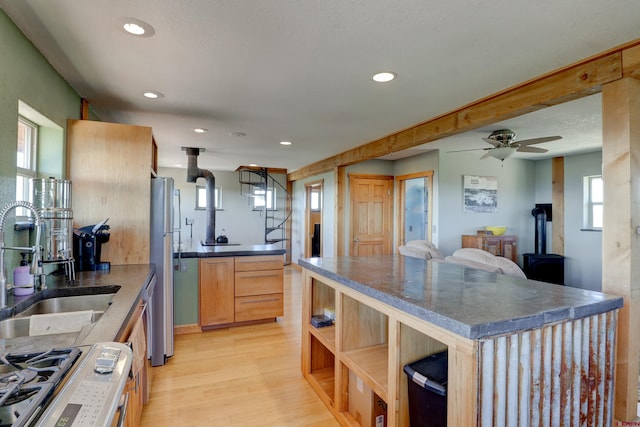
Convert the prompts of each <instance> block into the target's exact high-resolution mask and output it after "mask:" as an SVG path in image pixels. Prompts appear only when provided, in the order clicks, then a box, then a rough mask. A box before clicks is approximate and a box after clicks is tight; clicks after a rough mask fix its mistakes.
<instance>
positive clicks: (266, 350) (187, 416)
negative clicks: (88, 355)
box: [141, 266, 338, 427]
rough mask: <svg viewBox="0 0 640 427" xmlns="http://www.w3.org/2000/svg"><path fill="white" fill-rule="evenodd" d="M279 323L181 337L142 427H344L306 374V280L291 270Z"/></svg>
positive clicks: (157, 375) (160, 373)
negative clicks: (303, 304) (303, 324)
mask: <svg viewBox="0 0 640 427" xmlns="http://www.w3.org/2000/svg"><path fill="white" fill-rule="evenodd" d="M284 277H285V281H284V286H285V289H284V292H285V307H284V317H282V318H278V321H277V322H275V323H266V324H262V325H255V326H244V327H238V328H230V329H224V330H217V331H209V332H203V333H195V334H189V335H177V336H176V338H175V351H174V353H175V354H174V356H173V357H172V358H170V359H169V360H168V362H167V364H165V365H164V366H158V367H155V368H152V369H153V375H154V379H153V386H152V389H151V396H150V400H149V404H148V405H147V406H145V409H144V411H143V413H142V421H141V426H142V427H145V426H148V427H151V426H153V427H158V426H176V425H179V426H243V427H244V426H247V427H248V426H309V427H311V426H313V427H337V426H338V423H337V422H336V421H335V419H334V418H333V416H332V415H331V413H330V412H329V410H328V409H327V408H326V407H325V406H324V404H323V403H322V402H321V401H320V399H319V398H318V396H317V395H316V394H315V392H314V391H313V390H312V389H311V387H310V386H309V385H308V383H307V382H306V381H305V380H304V378H303V376H302V373H301V371H300V340H301V324H300V322H301V320H300V316H301V298H302V294H301V287H302V286H301V280H302V279H301V274H300V272H299V271H298V270H297V269H296V268H294V267H289V266H288V267H285V275H284Z"/></svg>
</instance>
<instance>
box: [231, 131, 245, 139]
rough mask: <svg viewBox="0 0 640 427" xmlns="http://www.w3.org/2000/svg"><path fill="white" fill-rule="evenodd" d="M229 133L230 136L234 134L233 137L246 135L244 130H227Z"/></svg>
mask: <svg viewBox="0 0 640 427" xmlns="http://www.w3.org/2000/svg"><path fill="white" fill-rule="evenodd" d="M229 135H230V136H235V137H238V138H242V137H244V136H247V134H246V133H244V132H229Z"/></svg>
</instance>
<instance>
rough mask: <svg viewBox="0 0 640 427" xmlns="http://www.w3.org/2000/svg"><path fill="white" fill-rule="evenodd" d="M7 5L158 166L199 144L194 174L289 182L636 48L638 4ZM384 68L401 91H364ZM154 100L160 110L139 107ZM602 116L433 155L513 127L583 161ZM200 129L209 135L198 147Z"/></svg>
mask: <svg viewBox="0 0 640 427" xmlns="http://www.w3.org/2000/svg"><path fill="white" fill-rule="evenodd" d="M0 7H2V9H3V10H4V11H5V12H6V13H7V14H8V15H9V16H10V18H11V19H12V20H13V21H14V22H15V23H16V24H17V25H18V27H20V28H21V30H22V31H23V32H24V33H25V34H26V35H27V36H28V37H29V38H30V39H31V40H32V42H33V43H34V45H35V46H36V47H37V48H38V49H39V50H40V51H41V52H42V53H43V54H44V55H45V56H46V57H47V58H48V60H49V61H50V62H51V64H52V65H53V66H54V67H55V68H56V69H57V70H58V71H59V72H60V74H62V76H63V77H64V78H65V79H66V80H67V81H68V82H69V83H70V84H71V85H72V86H73V87H74V88H75V90H76V91H77V92H78V93H79V94H80V95H81V96H82V97H85V98H87V99H89V101H90V102H91V105H92V108H93V109H94V111H95V112H96V113H97V114H98V115H99V116H100V117H101V119H103V120H107V121H116V122H121V123H130V124H137V125H145V126H151V127H152V128H153V132H154V135H155V138H156V142H157V143H158V147H159V164H160V166H168V167H173V166H175V165H178V164H181V165H185V163H186V159H185V155H184V152H182V151H181V149H180V148H181V147H182V146H192V147H203V148H206V152H204V153H202V154H201V155H200V157H199V166H200V167H201V168H206V169H213V170H234V169H236V168H237V167H238V166H240V165H247V164H249V163H258V164H259V165H261V166H267V167H277V168H287V169H289V170H290V171H292V170H295V169H297V168H300V167H303V166H305V165H308V164H310V163H312V162H315V161H318V160H321V159H324V158H327V157H329V156H332V155H334V154H338V153H340V152H343V151H345V150H348V149H350V148H353V147H356V146H359V145H362V144H365V143H367V142H370V141H373V140H376V139H378V138H381V137H383V136H386V135H389V134H391V133H394V132H396V131H399V130H402V129H405V128H408V127H411V126H413V125H415V124H417V123H420V122H423V121H425V120H427V119H430V118H432V117H435V116H437V115H440V114H442V113H446V112H448V111H451V110H453V109H455V108H458V107H460V106H463V105H465V104H467V103H469V102H471V101H473V100H476V99H479V98H483V97H485V96H487V95H490V94H492V93H495V92H497V91H500V90H502V89H505V88H507V87H510V86H513V85H515V84H517V83H520V82H523V81H526V80H528V79H531V78H533V77H536V76H538V75H541V74H543V73H546V72H549V71H551V70H554V69H557V68H559V67H562V66H565V65H568V64H570V63H573V62H575V61H578V60H581V59H584V58H586V57H589V56H591V55H593V54H596V53H599V52H602V51H604V50H606V49H609V48H611V47H614V46H617V45H620V44H622V43H626V42H628V41H631V40H634V39H636V38H638V37H640V30H639V27H638V22H640V2H639V1H638V0H600V1H591V2H585V1H583V0H538V1H529V0H527V1H525V0H430V1H425V0H396V1H392V0H348V1H347V0H297V1H294V0H269V1H266V0H263V1H260V0H189V1H176V0H136V1H131V0H91V1H83V0H55V1H51V0H20V1H18V0H0ZM123 17H134V18H137V19H140V20H143V21H146V22H148V23H149V24H150V25H151V26H153V28H154V29H155V34H154V35H153V36H152V37H134V36H131V35H128V34H126V33H125V32H124V31H122V30H121V29H120V28H119V25H118V24H119V23H120V22H121V19H122V18H123ZM382 70H388V71H393V72H396V73H397V74H398V78H397V79H396V80H395V81H393V82H391V83H387V84H377V83H374V82H372V81H371V79H370V77H371V75H373V74H374V73H375V72H378V71H382ZM147 90H155V91H159V92H162V93H163V94H164V97H163V98H161V99H159V100H155V101H152V100H148V99H145V98H143V97H142V93H143V92H144V91H147ZM599 114H600V98H599V97H598V96H596V97H589V98H587V99H583V100H580V101H577V102H573V103H571V104H566V105H562V106H557V107H553V108H552V109H547V110H544V111H539V112H536V113H532V114H528V115H526V116H521V117H519V118H515V119H512V120H508V121H505V122H502V123H500V124H496V125H495V126H490V127H486V128H482V129H479V130H476V131H474V132H469V133H467V134H464V135H459V136H456V137H451V138H447V140H442V141H438V142H436V143H434V144H430V145H429V147H430V148H431V147H436V146H438V145H439V144H442V143H445V142H446V143H447V144H448V145H447V148H446V149H447V150H449V149H462V148H473V147H475V146H477V147H478V148H484V147H485V146H486V144H485V143H484V142H482V141H481V139H480V138H482V137H486V136H488V134H489V133H490V132H491V130H495V129H499V128H503V127H508V128H510V129H512V130H513V131H515V132H516V134H517V135H518V138H519V139H528V138H533V137H539V136H548V135H561V136H562V137H563V139H562V140H560V141H555V142H552V143H547V144H544V145H540V146H541V147H544V148H552V149H554V148H555V149H558V150H559V149H561V148H563V147H564V148H563V149H565V150H569V149H574V148H575V147H576V146H577V147H578V148H579V149H581V150H583V151H589V150H593V149H594V146H595V147H597V146H598V145H599V144H600V133H601V132H600V119H599ZM196 127H203V128H207V129H208V130H209V132H208V133H206V134H203V135H198V134H195V133H194V132H193V128H196ZM236 132H242V133H244V134H246V136H244V137H237V136H233V134H234V133H236ZM282 140H290V141H292V142H293V145H291V146H289V147H283V146H281V145H279V144H278V143H279V141H282ZM454 147H455V148H454ZM419 151H420V150H419V149H418V150H413V151H412V152H419ZM566 153H568V151H565V152H564V153H559V152H558V153H556V152H554V151H550V153H549V154H554V155H559V154H566ZM481 155H482V153H481V152H479V153H478V156H479V157H480V156H481ZM519 156H522V157H524V155H519ZM392 157H393V156H392ZM526 158H536V157H535V155H527V156H526ZM488 161H489V160H488Z"/></svg>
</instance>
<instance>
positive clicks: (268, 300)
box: [241, 298, 280, 304]
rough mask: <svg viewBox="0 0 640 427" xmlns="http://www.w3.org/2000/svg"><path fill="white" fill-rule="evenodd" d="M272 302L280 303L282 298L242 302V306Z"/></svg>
mask: <svg viewBox="0 0 640 427" xmlns="http://www.w3.org/2000/svg"><path fill="white" fill-rule="evenodd" d="M271 301H280V298H265V299H254V300H251V301H242V302H241V304H255V303H256V302H271Z"/></svg>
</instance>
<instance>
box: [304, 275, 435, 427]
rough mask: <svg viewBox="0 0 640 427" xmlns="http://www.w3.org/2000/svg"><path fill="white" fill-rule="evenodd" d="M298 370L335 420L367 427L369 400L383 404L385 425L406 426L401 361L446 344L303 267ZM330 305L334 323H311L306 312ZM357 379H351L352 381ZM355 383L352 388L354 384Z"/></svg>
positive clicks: (319, 311)
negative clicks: (300, 345)
mask: <svg viewBox="0 0 640 427" xmlns="http://www.w3.org/2000/svg"><path fill="white" fill-rule="evenodd" d="M304 274H305V278H304V281H303V305H302V307H303V309H302V311H303V312H302V318H303V322H302V324H303V333H302V371H303V375H304V376H305V378H306V379H307V381H308V382H309V384H310V385H311V386H312V387H313V389H314V390H315V391H316V393H317V394H318V396H319V397H320V398H321V400H322V401H323V402H324V403H325V405H326V406H327V407H328V408H329V410H331V412H332V413H333V414H334V416H335V417H336V420H338V422H339V423H340V424H341V425H343V426H349V427H369V425H373V424H371V423H372V422H373V421H374V419H375V417H374V414H373V409H374V408H375V401H376V400H379V401H382V402H383V404H384V406H385V407H386V413H385V417H386V423H387V427H408V426H409V404H408V393H407V377H406V375H405V373H404V371H403V368H404V365H406V364H408V363H412V362H414V361H416V360H420V359H422V358H424V357H426V356H428V355H430V354H433V353H436V352H439V351H442V350H445V349H447V344H445V343H443V342H441V341H438V340H436V339H435V338H432V337H431V336H430V335H428V334H431V335H435V336H438V337H439V338H442V337H441V336H439V335H438V334H434V331H432V330H429V329H426V330H421V327H422V326H423V325H422V323H421V322H415V321H414V320H412V319H411V318H407V317H402V316H401V317H398V313H397V312H395V311H393V310H391V309H389V308H388V307H387V306H385V305H384V304H381V303H379V302H377V301H376V300H374V299H371V298H368V297H366V296H364V295H360V294H357V293H354V292H353V291H352V290H350V289H349V288H346V287H344V286H343V285H341V284H339V283H336V282H333V281H332V280H331V279H329V278H325V277H322V276H317V275H315V273H313V272H310V271H308V270H304ZM325 308H330V309H335V313H336V319H335V322H334V325H332V326H328V327H322V328H315V327H314V326H313V325H312V324H311V316H313V315H318V314H323V313H324V310H325ZM353 381H357V384H355V385H354V384H353ZM354 387H355V388H354Z"/></svg>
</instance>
